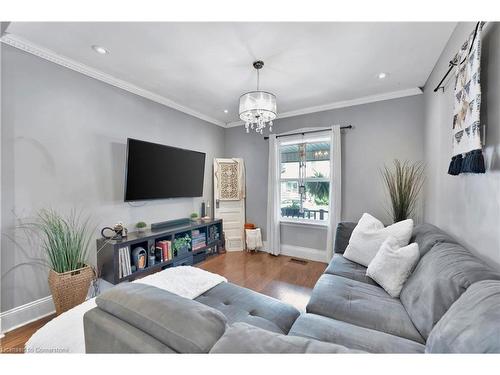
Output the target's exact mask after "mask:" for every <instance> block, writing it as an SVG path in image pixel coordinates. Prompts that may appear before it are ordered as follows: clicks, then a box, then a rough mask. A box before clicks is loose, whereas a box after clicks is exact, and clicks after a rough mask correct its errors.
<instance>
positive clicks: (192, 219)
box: [190, 212, 198, 222]
mask: <svg viewBox="0 0 500 375" xmlns="http://www.w3.org/2000/svg"><path fill="white" fill-rule="evenodd" d="M190 218H191V221H194V222H196V221H198V214H197V213H196V212H193V213H192V214H191V215H190Z"/></svg>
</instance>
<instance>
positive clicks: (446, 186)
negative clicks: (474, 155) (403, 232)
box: [424, 23, 500, 267]
mask: <svg viewBox="0 0 500 375" xmlns="http://www.w3.org/2000/svg"><path fill="white" fill-rule="evenodd" d="M474 27H475V23H459V24H458V26H457V28H456V29H455V31H454V32H453V34H452V36H451V38H450V40H449V42H448V44H447V45H446V48H445V50H444V51H443V53H442V55H441V57H440V59H439V61H438V63H437V64H436V66H435V68H434V71H433V72H432V74H431V76H430V77H429V80H428V81H427V84H426V86H425V93H424V99H425V110H426V111H425V113H426V115H425V147H424V149H425V161H426V163H427V184H426V189H425V198H426V199H425V216H424V217H425V220H426V221H428V222H430V223H433V224H435V225H438V226H440V227H441V228H443V229H444V230H446V231H448V232H450V233H451V234H453V235H454V236H456V237H457V238H458V239H459V240H460V241H461V242H462V243H464V244H465V245H467V246H468V247H470V248H471V249H472V250H473V251H475V252H476V253H478V254H480V255H481V256H482V257H483V258H485V259H486V260H488V261H492V262H493V263H494V264H496V265H498V266H499V267H500V106H499V102H500V48H499V46H500V28H499V25H498V23H490V24H488V25H487V27H486V28H485V30H484V33H483V49H482V59H481V84H482V103H481V117H482V121H481V122H482V123H483V124H486V127H487V130H486V147H485V148H484V156H485V161H486V168H487V172H486V174H484V175H460V176H450V175H448V174H447V171H448V165H449V162H450V159H451V139H450V137H451V123H452V118H453V86H454V80H453V79H451V80H450V81H449V83H448V84H447V86H446V90H445V92H444V93H443V92H441V91H439V92H437V93H434V92H433V89H434V87H435V86H436V85H437V83H438V82H439V81H440V80H441V78H442V77H443V75H444V73H445V72H446V70H447V69H448V61H450V60H451V58H452V57H453V56H454V55H455V53H456V52H457V51H458V49H459V48H460V46H461V45H462V43H463V42H464V41H465V40H466V38H467V36H468V35H469V33H471V32H472V31H473V30H474Z"/></svg>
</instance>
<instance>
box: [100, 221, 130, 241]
mask: <svg viewBox="0 0 500 375" xmlns="http://www.w3.org/2000/svg"><path fill="white" fill-rule="evenodd" d="M106 231H107V232H108V233H107V234H105V232H106ZM127 233H128V230H127V228H125V226H124V225H123V222H121V221H119V222H118V223H116V224H115V225H114V226H113V228H111V227H104V228H102V229H101V236H102V237H103V238H105V239H107V240H121V239H122V238H124V237H127Z"/></svg>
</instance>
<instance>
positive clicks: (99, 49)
mask: <svg viewBox="0 0 500 375" xmlns="http://www.w3.org/2000/svg"><path fill="white" fill-rule="evenodd" d="M92 49H93V50H94V51H95V52H97V53H98V54H100V55H105V54H107V53H108V50H107V49H106V48H104V47H101V46H96V45H93V46H92Z"/></svg>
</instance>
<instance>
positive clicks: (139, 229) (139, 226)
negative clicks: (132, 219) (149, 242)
mask: <svg viewBox="0 0 500 375" xmlns="http://www.w3.org/2000/svg"><path fill="white" fill-rule="evenodd" d="M147 226H148V225H147V224H146V223H145V222H144V221H139V222H138V223H137V224H135V227H136V228H137V232H139V233H144V232H146V228H147Z"/></svg>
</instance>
